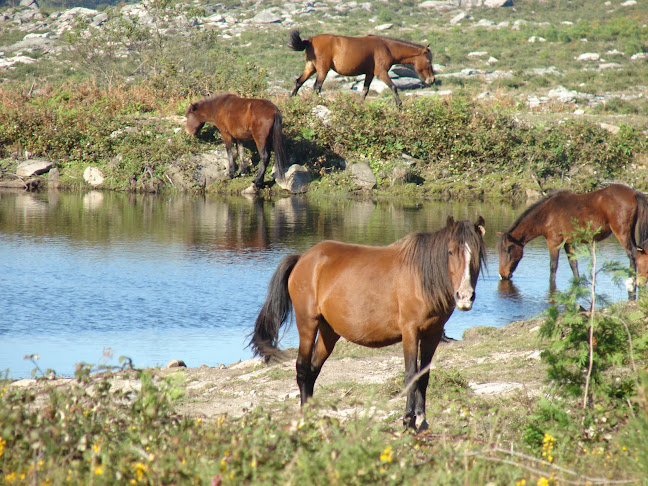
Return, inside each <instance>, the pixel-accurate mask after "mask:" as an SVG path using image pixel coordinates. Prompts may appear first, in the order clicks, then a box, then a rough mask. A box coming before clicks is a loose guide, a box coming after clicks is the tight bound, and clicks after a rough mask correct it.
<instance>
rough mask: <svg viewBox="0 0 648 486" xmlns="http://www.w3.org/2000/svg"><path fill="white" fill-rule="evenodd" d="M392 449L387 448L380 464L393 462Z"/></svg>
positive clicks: (383, 452)
mask: <svg viewBox="0 0 648 486" xmlns="http://www.w3.org/2000/svg"><path fill="white" fill-rule="evenodd" d="M392 460H393V458H392V447H391V446H387V447H385V450H384V451H382V454H380V462H392Z"/></svg>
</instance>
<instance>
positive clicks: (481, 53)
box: [466, 51, 488, 57]
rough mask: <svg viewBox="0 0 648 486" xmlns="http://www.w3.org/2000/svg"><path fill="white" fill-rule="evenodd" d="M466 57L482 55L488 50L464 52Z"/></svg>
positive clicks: (485, 54) (486, 53)
mask: <svg viewBox="0 0 648 486" xmlns="http://www.w3.org/2000/svg"><path fill="white" fill-rule="evenodd" d="M466 55H467V56H468V57H484V56H487V55H488V52H486V51H474V52H469V53H468V54H466Z"/></svg>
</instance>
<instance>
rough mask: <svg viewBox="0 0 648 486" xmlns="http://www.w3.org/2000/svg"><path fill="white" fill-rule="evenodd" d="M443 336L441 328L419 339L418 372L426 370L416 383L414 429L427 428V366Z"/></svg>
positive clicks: (428, 372)
mask: <svg viewBox="0 0 648 486" xmlns="http://www.w3.org/2000/svg"><path fill="white" fill-rule="evenodd" d="M442 337H443V328H442V329H441V331H440V332H436V333H434V334H432V335H431V336H426V337H424V338H422V339H421V345H420V353H421V364H420V366H419V373H420V372H421V371H422V370H425V369H427V371H426V372H425V373H424V374H423V375H421V376H420V377H419V379H418V382H417V384H416V396H415V400H416V402H415V408H414V413H415V415H416V419H415V425H416V430H419V431H420V430H427V428H428V423H427V419H426V417H425V397H426V394H427V387H428V383H429V381H430V370H429V366H430V363H431V362H432V356H434V352H435V351H436V348H437V346H438V345H439V342H440V341H441V338H442Z"/></svg>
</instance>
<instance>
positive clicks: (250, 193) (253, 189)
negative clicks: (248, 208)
mask: <svg viewBox="0 0 648 486" xmlns="http://www.w3.org/2000/svg"><path fill="white" fill-rule="evenodd" d="M258 193H259V189H258V188H257V186H255V185H254V184H251V185H250V186H249V187H247V188H246V189H243V190H242V191H241V194H244V195H248V196H255V195H257V194H258Z"/></svg>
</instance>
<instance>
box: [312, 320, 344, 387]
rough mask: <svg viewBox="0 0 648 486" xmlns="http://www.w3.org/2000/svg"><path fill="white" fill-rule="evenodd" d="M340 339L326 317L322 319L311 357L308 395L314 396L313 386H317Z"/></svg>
mask: <svg viewBox="0 0 648 486" xmlns="http://www.w3.org/2000/svg"><path fill="white" fill-rule="evenodd" d="M338 339H340V335H339V334H337V333H336V332H335V331H334V330H333V329H332V328H331V326H330V325H329V323H328V322H326V321H325V320H324V319H322V320H320V325H319V333H318V336H317V343H316V344H315V351H313V357H312V358H311V367H310V372H309V379H308V380H307V383H306V393H307V394H308V396H313V388H314V387H315V380H317V377H318V376H319V374H320V371H321V370H322V366H323V365H324V362H325V361H326V360H327V359H328V357H329V356H330V355H331V353H332V352H333V348H334V347H335V343H337V342H338Z"/></svg>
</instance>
